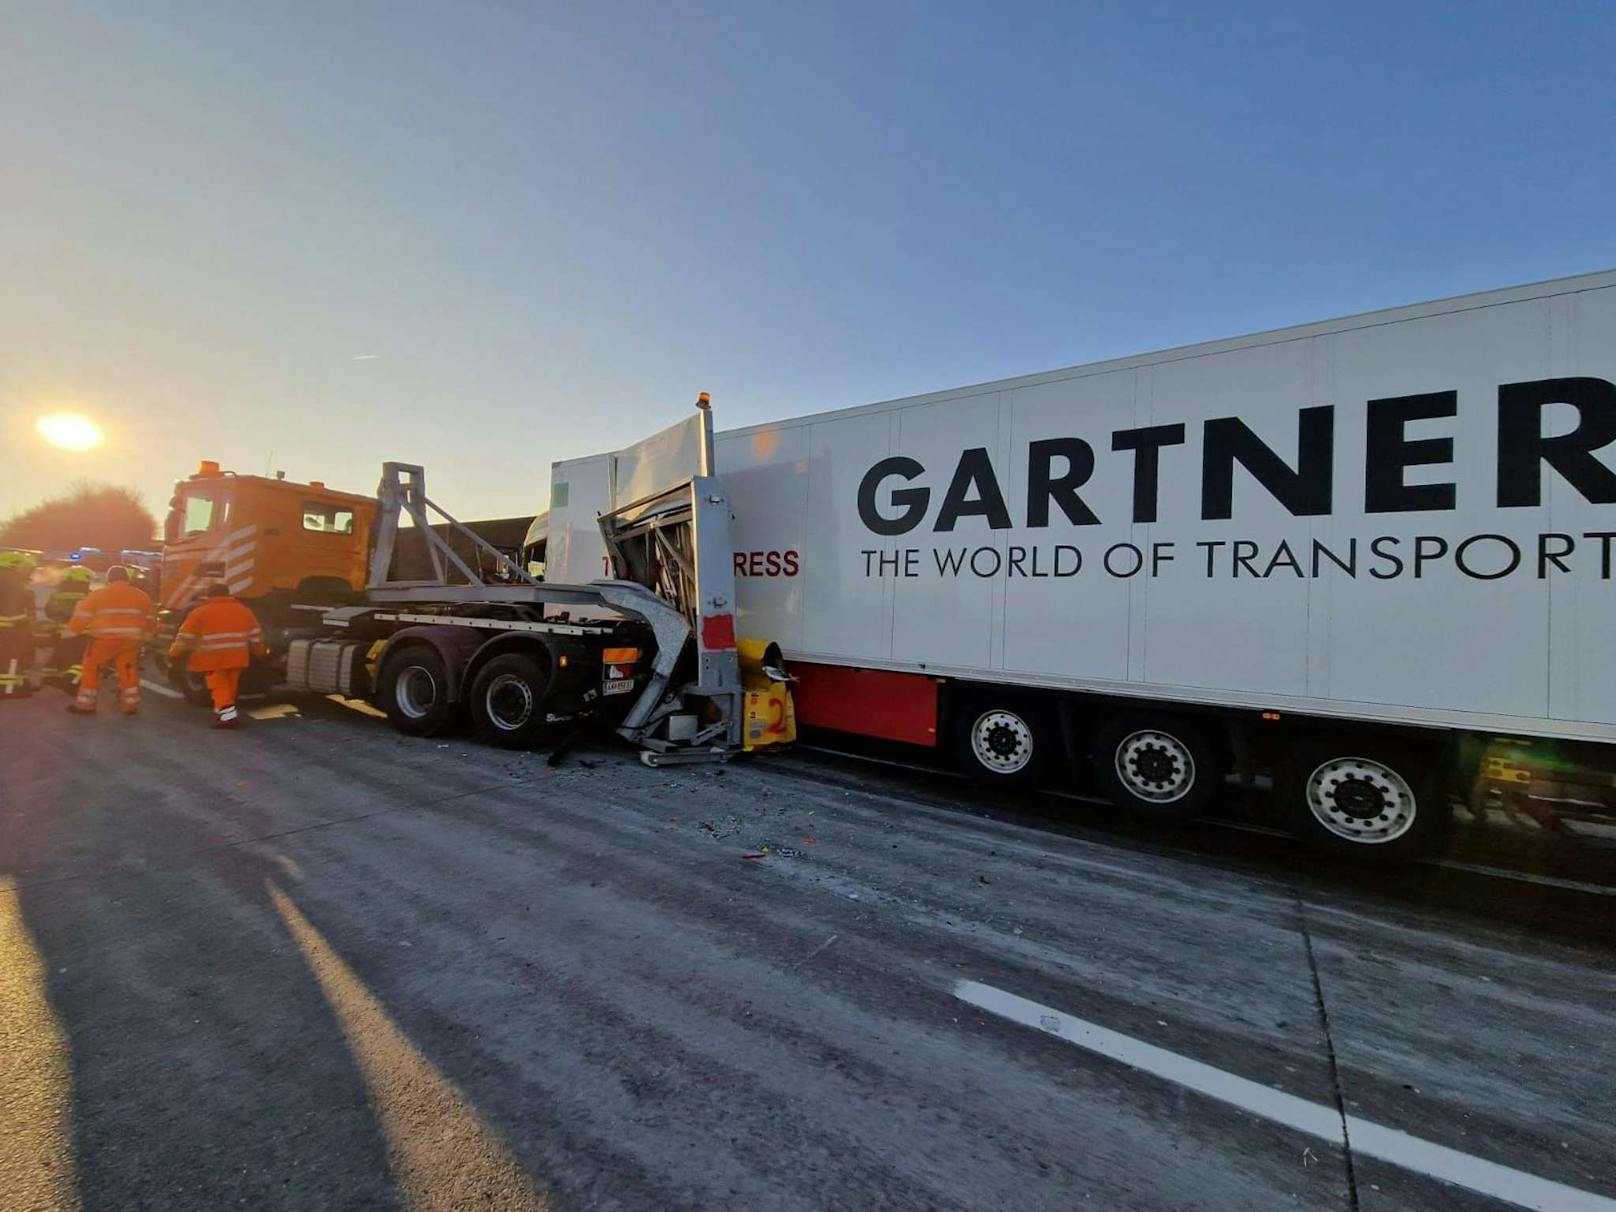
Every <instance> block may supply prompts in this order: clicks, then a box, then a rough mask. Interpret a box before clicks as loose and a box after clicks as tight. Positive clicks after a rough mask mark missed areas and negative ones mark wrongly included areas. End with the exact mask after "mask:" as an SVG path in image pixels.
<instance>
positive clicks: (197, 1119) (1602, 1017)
mask: <svg viewBox="0 0 1616 1212" xmlns="http://www.w3.org/2000/svg"><path fill="white" fill-rule="evenodd" d="M63 702H64V700H62V699H61V698H59V697H57V696H55V695H49V696H42V697H40V698H37V699H35V700H33V701H31V702H25V703H20V704H5V705H0V1058H3V1064H0V1206H3V1207H5V1208H7V1209H34V1208H39V1209H47V1208H50V1209H54V1208H84V1209H92V1208H93V1209H100V1208H106V1209H138V1208H151V1209H164V1210H165V1212H167V1210H177V1209H208V1210H214V1209H221V1208H227V1207H252V1208H269V1207H274V1208H400V1209H417V1208H550V1209H575V1208H577V1209H581V1208H600V1209H665V1208H666V1209H672V1208H691V1209H698V1208H699V1209H722V1208H734V1209H771V1208H783V1209H784V1208H789V1209H798V1208H800V1209H818V1208H845V1209H886V1208H892V1209H911V1208H913V1209H922V1208H925V1209H964V1208H994V1209H999V1208H1015V1209H1046V1208H1047V1209H1071V1208H1083V1207H1094V1208H1107V1209H1110V1208H1149V1209H1156V1208H1212V1209H1224V1208H1229V1209H1234V1208H1242V1209H1265V1210H1266V1209H1275V1208H1284V1207H1299V1208H1309V1209H1312V1208H1342V1209H1353V1208H1361V1209H1365V1210H1376V1212H1379V1210H1382V1209H1385V1210H1392V1209H1397V1210H1402V1209H1483V1208H1505V1207H1543V1208H1553V1209H1556V1210H1558V1209H1576V1208H1588V1209H1605V1210H1607V1212H1608V1210H1610V1209H1616V1116H1613V1114H1612V1108H1613V1107H1616V1063H1613V1057H1616V1045H1613V1042H1612V1041H1613V1038H1616V970H1613V965H1612V946H1611V942H1610V939H1609V937H1608V935H1606V934H1602V933H1601V932H1600V931H1599V930H1598V929H1596V928H1594V927H1596V926H1597V924H1598V922H1599V920H1601V919H1603V920H1606V921H1608V919H1609V916H1610V915H1611V913H1612V911H1613V910H1616V899H1611V898H1609V897H1606V896H1603V895H1602V894H1600V893H1599V892H1597V891H1584V892H1571V891H1566V890H1563V889H1557V888H1553V887H1544V886H1541V885H1537V884H1526V883H1518V882H1515V881H1510V880H1502V879H1490V878H1484V877H1478V876H1474V875H1470V874H1466V873H1463V872H1457V871H1448V870H1439V869H1425V870H1417V871H1414V872H1409V873H1405V874H1404V875H1401V876H1398V877H1386V876H1375V877H1364V878H1362V879H1359V878H1357V877H1355V876H1353V875H1351V874H1350V873H1346V874H1343V873H1342V872H1341V871H1339V870H1335V869H1325V868H1321V867H1318V866H1317V865H1316V864H1315V863H1314V862H1312V861H1311V860H1308V859H1306V858H1305V857H1303V856H1300V855H1298V854H1297V853H1296V852H1295V851H1294V850H1293V849H1292V848H1291V847H1289V846H1288V845H1286V844H1284V843H1281V842H1277V841H1274V840H1273V839H1266V838H1261V837H1249V836H1244V835H1239V834H1233V833H1229V832H1228V831H1223V832H1221V833H1219V832H1217V831H1216V830H1212V829H1210V828H1202V827H1195V828H1192V829H1190V830H1187V831H1181V832H1176V833H1175V832H1166V831H1161V830H1156V831H1141V830H1128V829H1120V830H1118V829H1111V828H1109V827H1107V826H1106V823H1105V822H1104V821H1103V820H1102V819H1099V818H1098V817H1097V816H1096V815H1095V814H1094V811H1093V810H1092V809H1081V808H1079V807H1071V806H1060V805H1058V804H1056V805H1054V806H1051V805H1050V803H1049V802H1047V801H1037V802H1033V801H1028V802H1018V803H1000V802H996V801H993V800H991V799H988V798H984V797H983V796H981V795H978V794H975V793H970V792H967V791H966V790H965V789H964V788H962V787H961V786H959V785H958V784H955V783H952V782H950V781H948V780H943V779H939V778H932V777H928V776H926V775H923V774H915V773H912V772H907V771H894V770H888V769H884V768H881V767H876V766H870V765H867V764H861V763H858V762H851V761H846V760H841V759H835V758H827V757H824V756H822V755H816V754H813V753H808V752H798V753H794V754H789V755H785V756H779V757H774V758H760V759H756V760H748V761H742V762H736V763H734V764H732V765H730V766H728V767H722V768H720V767H707V768H683V769H679V770H675V771H672V772H669V771H660V772H659V771H653V770H649V769H646V768H644V767H642V766H641V765H639V764H638V763H637V762H636V761H635V760H633V756H632V754H629V753H628V752H626V751H624V750H619V749H614V748H611V747H609V746H589V747H580V748H578V749H576V750H574V751H572V752H571V753H570V754H568V755H567V756H566V757H565V759H564V760H563V761H561V762H560V763H559V764H558V765H557V766H555V767H553V768H552V767H551V766H549V765H547V764H546V761H545V758H544V756H543V755H540V754H531V755H530V754H507V753H502V752H499V751H495V750H489V749H484V748H480V747H478V746H476V745H474V744H472V743H470V742H469V741H466V740H462V739H459V738H456V739H453V740H449V741H442V742H433V741H409V740H405V739H403V738H401V737H398V736H396V735H394V734H393V733H392V732H391V731H390V730H389V729H388V727H387V726H386V724H385V723H384V722H382V721H380V720H377V719H374V718H370V717H367V716H365V715H363V714H360V713H359V712H357V711H353V710H349V709H345V708H344V707H342V706H340V705H337V704H333V703H328V702H325V701H322V700H315V701H314V702H312V703H305V704H304V705H303V706H302V710H301V713H300V714H297V715H282V716H279V717H278V718H264V719H260V720H256V721H251V725H252V726H251V727H250V728H248V729H247V730H245V731H243V732H241V733H239V734H233V735H232V734H218V733H214V732H211V731H210V730H209V729H208V727H207V722H208V716H207V713H206V712H199V711H197V710H195V709H193V708H189V707H186V706H184V705H182V704H180V703H176V702H173V701H170V700H167V699H160V698H158V699H148V704H147V708H146V710H145V712H144V713H143V714H142V715H141V716H140V717H138V718H136V719H133V720H125V719H121V718H119V717H117V716H116V715H102V716H100V717H98V718H94V719H85V720H79V719H73V718H70V717H68V716H67V715H65V714H64V713H63V712H62V711H61V706H62V705H63ZM1085 814H1087V815H1085ZM1411 890H1412V891H1411ZM1565 898H1571V900H1570V902H1567V901H1566V899H1565ZM1556 905H1558V909H1557V910H1556ZM1568 906H1569V907H1568ZM1578 920H1583V921H1585V922H1587V923H1588V924H1589V925H1590V932H1589V933H1588V935H1587V936H1582V935H1579V933H1578V931H1577V930H1576V929H1575V927H1576V924H1577V922H1578Z"/></svg>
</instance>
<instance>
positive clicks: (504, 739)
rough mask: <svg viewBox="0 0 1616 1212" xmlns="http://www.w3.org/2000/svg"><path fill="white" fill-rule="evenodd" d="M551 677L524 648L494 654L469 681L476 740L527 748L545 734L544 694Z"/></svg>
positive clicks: (540, 663) (502, 746) (501, 745)
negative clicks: (495, 655) (520, 650)
mask: <svg viewBox="0 0 1616 1212" xmlns="http://www.w3.org/2000/svg"><path fill="white" fill-rule="evenodd" d="M549 688H550V677H549V675H548V674H547V673H546V672H545V668H544V664H543V662H541V661H540V660H539V659H538V658H537V657H535V656H533V655H531V654H529V653H526V652H507V653H503V654H502V655H500V656H497V657H494V658H493V659H492V660H490V661H489V662H488V664H486V665H484V666H483V667H482V669H481V670H480V671H479V672H478V674H477V677H476V680H475V681H473V682H472V684H471V720H472V726H473V727H475V728H476V730H477V737H478V739H479V740H482V741H485V742H487V743H488V744H490V745H498V746H499V747H500V748H502V749H526V748H528V747H530V746H532V745H534V744H535V743H537V742H538V741H539V740H540V739H541V738H542V737H543V735H544V733H545V731H546V728H547V725H546V723H545V719H544V696H545V692H546V691H548V690H549Z"/></svg>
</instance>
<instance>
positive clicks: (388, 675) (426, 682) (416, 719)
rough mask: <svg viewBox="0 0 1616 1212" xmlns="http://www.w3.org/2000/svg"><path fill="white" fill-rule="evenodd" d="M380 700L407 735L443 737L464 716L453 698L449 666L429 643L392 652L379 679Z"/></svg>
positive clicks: (395, 724)
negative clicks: (450, 688) (450, 689)
mask: <svg viewBox="0 0 1616 1212" xmlns="http://www.w3.org/2000/svg"><path fill="white" fill-rule="evenodd" d="M376 699H377V702H378V703H379V704H380V706H381V708H382V710H383V711H385V712H387V718H388V719H389V720H391V721H392V723H393V727H394V728H396V729H398V730H399V731H400V732H402V733H404V735H406V736H439V735H441V734H443V733H445V732H448V731H449V730H450V729H452V728H454V727H455V726H456V725H458V724H459V723H460V721H461V719H462V712H461V708H460V704H459V703H455V702H452V701H451V700H450V698H449V667H448V665H447V663H445V661H444V659H443V657H442V655H441V654H439V652H438V651H437V650H436V649H435V648H433V647H431V646H430V645H427V644H410V645H409V646H407V647H405V648H401V649H399V650H398V651H397V652H393V653H390V654H389V655H388V657H387V660H386V661H385V662H383V664H382V670H381V676H380V677H379V678H378V679H377V689H376Z"/></svg>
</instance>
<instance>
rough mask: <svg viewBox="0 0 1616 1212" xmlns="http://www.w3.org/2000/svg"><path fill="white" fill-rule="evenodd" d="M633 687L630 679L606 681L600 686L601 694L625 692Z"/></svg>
mask: <svg viewBox="0 0 1616 1212" xmlns="http://www.w3.org/2000/svg"><path fill="white" fill-rule="evenodd" d="M633 689H634V683H633V681H632V680H629V681H623V682H607V683H606V684H605V685H604V686H602V687H601V688H600V692H601V693H602V694H627V693H628V692H629V691H631V690H633Z"/></svg>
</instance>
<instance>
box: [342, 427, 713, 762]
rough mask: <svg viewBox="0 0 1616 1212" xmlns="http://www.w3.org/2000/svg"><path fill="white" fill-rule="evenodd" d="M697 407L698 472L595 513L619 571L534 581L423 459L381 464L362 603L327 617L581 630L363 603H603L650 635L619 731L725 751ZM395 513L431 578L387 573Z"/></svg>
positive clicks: (676, 747)
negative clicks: (468, 556)
mask: <svg viewBox="0 0 1616 1212" xmlns="http://www.w3.org/2000/svg"><path fill="white" fill-rule="evenodd" d="M699 407H700V408H701V411H700V418H701V420H700V424H701V443H700V467H699V473H698V474H697V475H694V476H691V477H690V478H688V479H685V480H682V481H680V482H678V483H676V484H674V485H672V486H670V487H668V488H665V489H662V490H660V491H658V492H655V493H652V494H651V495H649V496H645V497H642V498H640V499H638V500H635V501H631V502H629V503H628V504H626V505H621V506H617V507H616V508H614V509H612V510H611V511H609V512H607V513H604V514H602V515H601V516H600V518H599V525H600V530H601V536H602V538H603V539H604V540H605V542H606V548H607V550H608V551H609V552H610V553H611V556H612V561H613V566H614V568H615V569H616V570H617V571H618V572H619V573H621V574H624V575H623V576H622V577H620V578H606V579H601V580H594V581H590V582H589V583H587V584H583V585H566V584H552V583H549V582H545V581H541V580H539V579H538V578H536V577H533V576H531V575H530V574H529V573H528V572H527V571H526V570H525V569H522V568H520V567H518V566H517V565H516V564H515V563H513V562H512V561H511V560H509V559H507V558H506V557H505V556H504V555H503V554H502V553H500V552H499V551H497V550H495V548H494V547H493V546H492V545H490V544H489V543H488V542H486V541H485V540H484V539H483V538H482V537H481V536H479V535H477V534H476V533H475V532H473V531H472V530H471V529H470V528H469V527H467V526H466V525H464V524H463V523H462V522H460V521H458V520H457V519H456V518H454V517H452V516H451V515H450V514H449V513H448V512H447V511H446V510H445V509H443V508H442V507H441V506H440V505H438V504H437V503H436V502H434V501H433V500H432V499H431V498H430V497H428V496H427V493H426V470H425V468H423V467H422V466H420V465H419V464H413V463H384V464H383V465H382V478H381V483H380V485H379V486H378V488H377V492H376V497H377V505H378V510H377V518H376V532H375V533H376V546H375V550H374V552H373V554H372V557H371V564H370V576H369V581H368V584H367V586H366V597H367V598H368V600H369V602H370V603H371V606H370V607H351V608H348V609H345V610H339V611H333V612H331V614H330V615H328V616H327V620H328V621H329V622H331V623H333V624H336V625H338V626H343V625H347V624H349V623H351V622H352V621H353V619H354V618H355V617H357V616H359V615H369V616H370V617H372V618H377V619H380V620H383V621H390V622H411V623H416V622H419V623H430V624H431V625H433V626H468V627H480V628H486V629H489V630H505V631H509V630H521V631H535V632H538V631H550V630H554V631H556V632H562V633H566V634H583V631H582V629H581V628H580V627H579V625H578V624H576V623H569V622H562V621H556V622H553V623H552V622H549V621H546V622H544V623H534V622H515V621H511V622H504V621H501V620H489V619H468V618H454V617H453V616H435V615H420V616H412V615H411V614H410V613H409V612H407V611H398V612H390V613H386V614H381V613H377V612H376V611H375V610H374V609H373V608H374V607H375V606H381V605H398V606H408V605H411V604H420V605H424V604H428V603H430V604H434V605H457V606H471V605H478V604H482V603H510V604H522V605H539V606H541V607H542V606H544V605H546V604H553V605H562V606H590V607H600V606H604V607H606V608H607V609H609V610H611V611H614V612H615V613H617V614H619V615H622V616H624V617H627V618H631V619H638V620H639V621H641V622H643V623H645V624H646V625H648V626H649V627H650V628H651V633H652V636H653V637H654V639H655V641H656V656H655V658H654V660H653V662H652V666H651V677H650V679H649V681H648V682H647V683H646V686H645V688H644V689H643V690H642V691H641V692H640V694H639V696H638V698H636V699H635V701H634V703H633V705H632V706H631V707H630V708H629V711H628V714H627V715H626V716H625V717H624V718H623V722H622V723H621V724H619V725H618V728H617V732H618V734H619V735H621V736H622V737H624V738H625V739H627V740H630V741H633V742H634V743H635V744H637V745H640V746H641V747H642V753H641V758H642V760H644V761H646V763H647V764H648V765H659V764H663V763H666V762H672V761H701V760H715V759H720V760H721V759H723V758H725V757H727V756H728V755H729V753H730V752H731V751H733V750H735V749H738V748H740V746H741V743H742V726H743V719H742V716H743V709H744V701H745V691H744V689H743V687H742V683H741V671H740V659H739V655H738V653H737V650H736V643H735V626H734V609H735V606H734V602H735V567H734V551H733V544H732V542H731V539H730V508H729V496H728V494H727V493H726V492H725V491H724V485H723V483H722V481H720V480H719V479H718V478H717V477H716V476H714V475H713V474H712V466H713V453H712V452H713V426H712V413H711V411H709V410H708V408H707V407H705V406H704V405H703V406H699ZM433 514H436V515H437V516H438V517H439V518H441V519H442V521H443V522H444V523H446V524H447V527H448V531H449V532H450V533H458V534H460V535H463V536H464V537H466V538H468V539H470V540H471V542H472V543H473V544H474V545H475V546H476V548H478V549H479V550H482V551H485V552H486V553H487V554H489V555H491V556H493V557H494V562H495V566H496V568H498V569H499V571H500V572H501V573H503V574H504V576H505V577H506V578H507V579H506V580H504V581H499V582H492V583H490V582H488V581H485V580H483V579H482V578H481V577H480V576H479V575H478V574H477V572H476V571H475V570H473V569H472V568H471V567H470V566H469V565H468V564H467V563H466V561H464V560H463V559H461V558H460V555H459V554H458V553H457V552H456V551H455V550H454V549H453V547H452V546H451V545H450V543H449V541H448V539H447V538H446V537H445V535H444V534H443V533H440V532H439V531H437V530H434V529H433V525H434V523H433V518H432V515H433ZM405 515H407V516H408V517H409V519H410V521H411V522H412V523H413V524H414V526H415V527H416V528H417V529H418V530H419V531H420V532H421V534H422V536H423V538H424V540H425V544H426V548H427V553H428V555H429V557H430V559H431V560H432V567H433V571H434V573H435V574H436V577H435V579H433V580H427V581H420V580H413V581H412V580H394V579H392V578H390V576H389V575H388V574H389V570H390V567H391V564H392V560H393V553H394V550H395V548H396V545H397V541H398V530H399V525H400V522H401V520H402V518H403V517H404V516H405ZM452 572H457V573H459V575H460V576H461V577H464V578H465V580H464V583H459V582H455V581H452V580H451V579H450V578H451V575H452ZM691 644H694V648H695V673H696V677H695V680H694V681H693V682H686V683H682V684H679V685H674V684H673V678H674V674H675V670H676V668H677V666H678V665H679V663H680V660H681V658H682V657H683V656H684V654H685V652H686V650H687V646H689V645H691ZM702 703H706V704H710V705H711V706H712V707H713V708H714V709H716V719H711V720H710V722H707V723H706V724H705V725H703V724H702V723H701V722H700V712H699V710H697V726H696V728H695V729H694V730H693V731H692V732H691V733H690V735H688V736H682V737H679V738H678V739H675V738H674V737H673V736H671V735H670V732H671V729H662V730H661V731H660V733H659V728H660V726H661V725H663V724H664V722H666V721H669V720H670V719H671V717H673V716H676V715H681V714H685V713H689V712H691V711H692V710H696V709H699V707H700V705H701V704H702Z"/></svg>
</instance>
